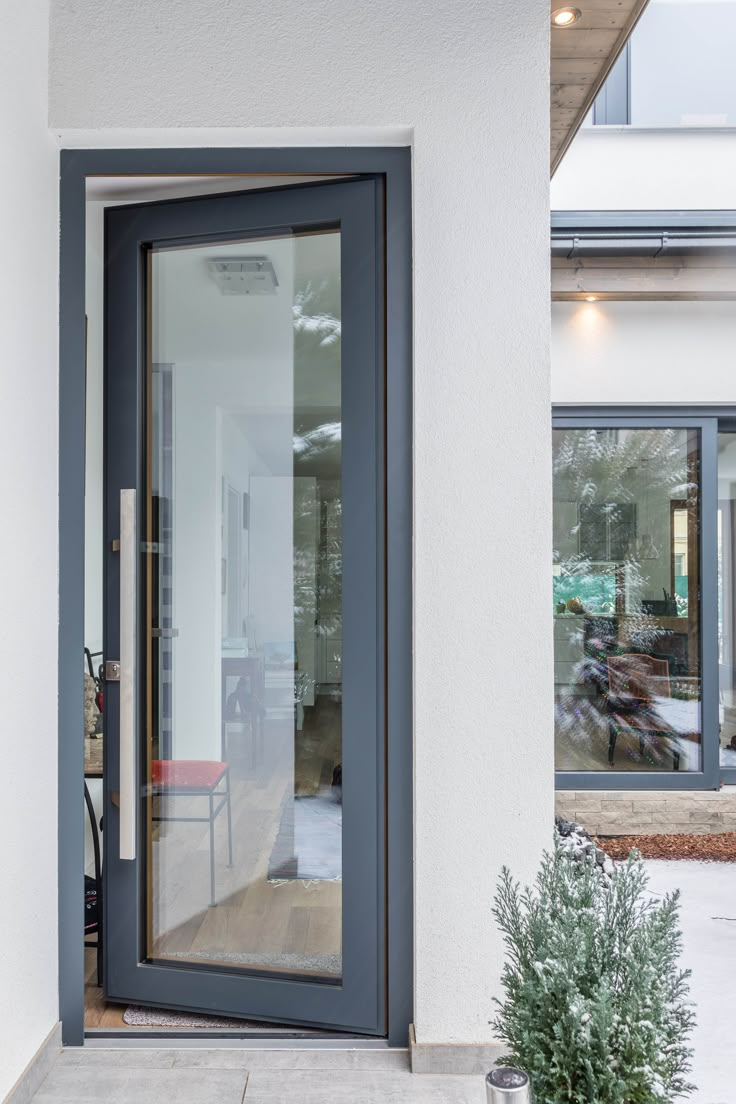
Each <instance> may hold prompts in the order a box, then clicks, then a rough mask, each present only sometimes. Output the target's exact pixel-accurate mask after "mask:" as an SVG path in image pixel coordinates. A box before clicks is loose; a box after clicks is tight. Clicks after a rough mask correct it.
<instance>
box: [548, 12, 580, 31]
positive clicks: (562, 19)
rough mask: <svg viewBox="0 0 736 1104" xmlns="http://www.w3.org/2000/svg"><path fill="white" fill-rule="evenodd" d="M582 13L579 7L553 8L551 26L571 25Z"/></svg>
mask: <svg viewBox="0 0 736 1104" xmlns="http://www.w3.org/2000/svg"><path fill="white" fill-rule="evenodd" d="M582 14H583V13H582V12H581V11H580V8H555V10H554V11H553V12H552V26H553V27H573V26H574V25H575V24H576V23H577V22H578V20H579V19H580V18H581V16H582Z"/></svg>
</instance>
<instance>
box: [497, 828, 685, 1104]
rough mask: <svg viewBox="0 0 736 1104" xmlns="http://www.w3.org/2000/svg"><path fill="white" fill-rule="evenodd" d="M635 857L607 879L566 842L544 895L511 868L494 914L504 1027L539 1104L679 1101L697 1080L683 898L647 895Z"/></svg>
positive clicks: (513, 1058) (544, 880)
mask: <svg viewBox="0 0 736 1104" xmlns="http://www.w3.org/2000/svg"><path fill="white" fill-rule="evenodd" d="M646 885H647V876H646V873H645V871H644V868H643V865H642V862H641V860H640V858H639V856H638V855H636V854H635V853H634V854H632V856H631V857H630V858H629V859H628V861H627V862H626V863H624V864H622V865H619V866H617V868H616V870H615V872H614V873H613V875H612V876H611V877H610V878H608V877H607V878H602V877H601V874H600V871H599V870H598V868H597V866H596V863H595V859H594V857H585V858H583V860H582V861H581V860H580V859H579V858H578V859H575V858H574V857H573V855H572V853H571V852H570V851H569V850H566V849H565V848H563V847H562V846H561V845H560V841H559V837H558V836H557V833H555V844H554V849H553V851H552V852H551V853H548V854H545V856H544V859H543V861H542V865H541V869H540V871H539V874H538V875H537V879H536V882H535V885H534V887H533V888H527V889H524V890H522V889H521V888H520V886H519V885H518V883H516V882H514V881H513V879H512V877H511V874H510V873H509V871H508V870H507V869H506V868H504V870H503V872H502V874H501V878H500V880H499V886H498V892H497V895H496V901H495V905H494V909H493V913H494V916H495V917H496V920H497V921H498V924H499V927H500V929H501V931H502V933H503V936H504V941H505V943H506V947H507V952H508V953H507V960H506V963H505V965H504V970H503V978H502V981H503V988H504V992H505V999H504V1000H503V1001H497V1002H496V1003H497V1004H498V1006H499V1014H498V1017H497V1020H496V1023H495V1027H496V1030H497V1031H498V1033H499V1036H500V1037H501V1038H502V1039H503V1041H504V1042H505V1043H506V1044H507V1046H508V1052H507V1054H506V1055H505V1056H504V1058H503V1059H502V1062H503V1063H504V1064H507V1065H508V1064H510V1065H514V1066H518V1067H520V1068H521V1069H523V1070H526V1072H527V1073H528V1074H529V1076H530V1078H531V1082H532V1089H533V1092H534V1100H535V1104H666V1102H667V1104H668V1102H670V1101H672V1100H673V1099H674V1098H675V1097H676V1096H678V1095H680V1094H687V1093H688V1092H690V1091H692V1088H693V1086H692V1085H689V1084H688V1083H687V1080H686V1075H687V1073H688V1071H689V1069H690V1058H691V1054H692V1051H691V1049H690V1047H689V1045H688V1037H689V1035H690V1032H691V1031H692V1028H693V1024H694V1013H693V1011H692V1008H691V1006H690V1004H689V1003H688V999H687V998H688V982H687V979H688V976H689V971H682V970H680V969H679V968H678V963H677V960H678V956H679V954H680V949H681V943H682V938H681V934H680V930H679V925H678V907H679V906H678V896H679V894H678V893H673V894H671V895H668V896H666V897H665V898H664V899H662V900H661V901H659V902H655V901H654V900H653V899H651V898H650V896H649V894H648V893H647V890H646Z"/></svg>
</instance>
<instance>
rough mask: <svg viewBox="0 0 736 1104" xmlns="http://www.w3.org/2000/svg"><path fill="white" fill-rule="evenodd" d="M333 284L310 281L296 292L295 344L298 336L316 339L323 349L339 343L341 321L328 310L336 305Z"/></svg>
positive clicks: (324, 281)
mask: <svg viewBox="0 0 736 1104" xmlns="http://www.w3.org/2000/svg"><path fill="white" fill-rule="evenodd" d="M333 283H334V281H331V280H323V281H322V282H321V283H320V284H317V285H315V284H313V283H312V281H311V280H309V281H308V282H307V283H306V284H305V286H304V287H303V288H297V289H296V291H295V292H294V307H293V311H294V338H295V342H296V338H297V336H301V335H309V336H310V337H314V338H316V339H317V340H318V341H319V344H320V346H321V347H322V348H324V347H325V346H328V345H336V344H338V343H339V341H340V338H341V321H340V319H339V318H337V317H335V314H333V313H331V312H330V310H329V309H328V306H329V307H332V306H333V303H334V292H333Z"/></svg>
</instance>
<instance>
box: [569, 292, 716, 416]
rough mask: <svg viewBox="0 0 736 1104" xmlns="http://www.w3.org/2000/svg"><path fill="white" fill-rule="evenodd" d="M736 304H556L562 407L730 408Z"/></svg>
mask: <svg viewBox="0 0 736 1104" xmlns="http://www.w3.org/2000/svg"><path fill="white" fill-rule="evenodd" d="M734 348H736V303H733V302H702V303H701V302H651V303H650V302H598V303H579V302H574V303H553V304H552V399H553V401H554V402H557V403H615V404H621V403H631V404H636V403H664V404H673V403H688V404H693V403H695V404H697V403H732V402H733V400H734V388H733V359H734Z"/></svg>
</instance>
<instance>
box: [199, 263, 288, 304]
mask: <svg viewBox="0 0 736 1104" xmlns="http://www.w3.org/2000/svg"><path fill="white" fill-rule="evenodd" d="M207 269H208V271H209V274H210V276H211V278H212V279H213V280H214V281H215V283H216V284H217V286H218V288H219V289H220V292H221V294H222V295H275V294H276V288H277V287H278V286H279V282H278V280H277V279H276V273H275V272H274V269H273V265H272V264H271V262H270V260H269V259H268V257H228V259H227V260H222V261H220V260H218V261H208V262H207Z"/></svg>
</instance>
